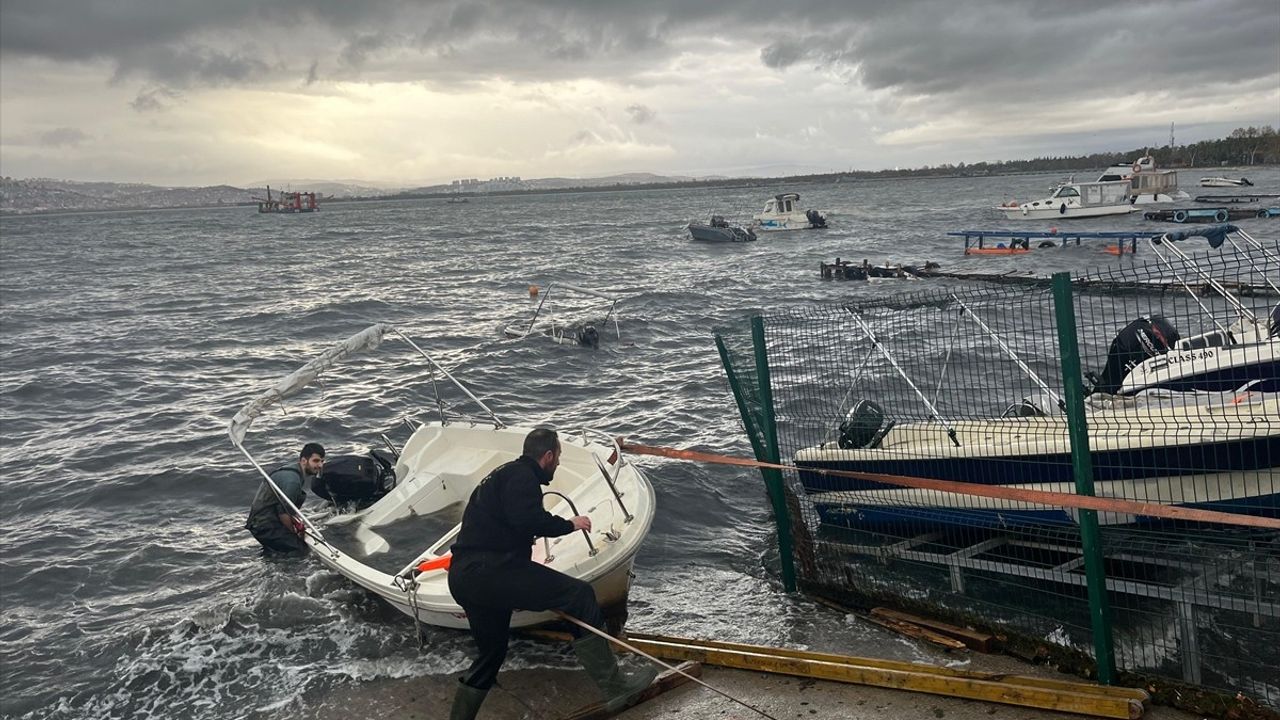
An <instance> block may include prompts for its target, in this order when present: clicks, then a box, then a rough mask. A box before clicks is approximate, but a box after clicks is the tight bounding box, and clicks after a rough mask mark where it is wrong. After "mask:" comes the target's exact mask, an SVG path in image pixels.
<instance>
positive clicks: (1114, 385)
mask: <svg viewBox="0 0 1280 720" xmlns="http://www.w3.org/2000/svg"><path fill="white" fill-rule="evenodd" d="M1231 232H1234V233H1235V234H1236V235H1237V236H1238V237H1239V239H1240V240H1242V241H1243V242H1244V243H1246V244H1247V245H1249V246H1250V247H1251V248H1252V250H1253V252H1254V254H1255V255H1254V256H1255V257H1256V261H1255V260H1254V257H1250V256H1247V255H1246V256H1245V257H1247V258H1248V259H1249V262H1250V263H1251V264H1252V265H1253V266H1254V267H1253V269H1254V271H1255V273H1256V275H1257V277H1258V278H1260V279H1261V281H1262V282H1263V283H1265V284H1266V285H1267V286H1269V287H1270V290H1271V292H1272V293H1274V294H1275V295H1280V287H1278V286H1277V284H1276V282H1275V281H1274V280H1273V279H1272V277H1273V276H1274V275H1275V268H1276V267H1277V266H1280V256H1278V255H1277V254H1276V253H1275V250H1274V248H1272V249H1270V250H1269V249H1267V248H1266V247H1264V246H1263V245H1262V243H1260V242H1258V241H1257V240H1256V239H1254V238H1253V236H1251V235H1249V233H1247V232H1245V231H1243V230H1241V229H1240V228H1238V227H1236V226H1234V225H1222V226H1216V227H1210V228H1204V229H1193V230H1183V231H1177V232H1171V233H1166V234H1165V235H1164V236H1163V237H1162V238H1159V241H1158V242H1157V241H1156V240H1155V239H1149V240H1148V244H1149V245H1150V247H1151V250H1152V252H1153V254H1154V255H1155V257H1156V258H1157V260H1158V261H1159V262H1160V263H1162V264H1163V265H1164V266H1165V267H1166V268H1167V269H1168V270H1170V271H1171V272H1173V273H1174V274H1175V275H1176V276H1177V277H1179V278H1180V279H1181V281H1182V282H1181V284H1182V287H1183V289H1184V290H1186V291H1187V293H1189V294H1190V295H1191V297H1192V298H1193V300H1194V301H1195V302H1196V303H1197V304H1199V305H1200V306H1201V307H1202V308H1203V307H1204V306H1203V304H1201V303H1200V300H1199V298H1198V296H1197V293H1198V292H1203V290H1207V291H1209V292H1212V293H1215V294H1217V295H1218V296H1219V297H1221V298H1222V299H1223V300H1225V301H1226V303H1227V304H1228V305H1229V306H1230V308H1231V311H1232V312H1233V313H1234V316H1235V319H1234V321H1231V320H1219V319H1218V318H1215V317H1212V316H1209V320H1210V322H1211V324H1212V329H1210V330H1207V331H1205V332H1200V333H1197V334H1195V335H1191V336H1189V337H1185V338H1183V337H1179V336H1178V334H1177V330H1176V329H1175V328H1173V327H1172V325H1170V324H1169V323H1168V321H1167V320H1164V319H1163V318H1159V317H1153V318H1139V319H1138V320H1135V321H1133V322H1132V323H1130V324H1129V325H1128V326H1127V327H1125V328H1124V329H1123V330H1121V332H1120V334H1119V335H1117V337H1116V338H1115V340H1113V341H1112V343H1111V347H1110V349H1109V352H1108V358H1107V365H1106V367H1105V368H1104V369H1103V371H1102V374H1101V377H1098V378H1096V379H1095V389H1101V391H1103V392H1114V393H1118V394H1121V395H1132V394H1135V393H1139V392H1142V391H1144V390H1149V389H1152V388H1164V389H1167V390H1179V391H1189V390H1200V391H1211V392H1212V391H1219V392H1220V391H1231V390H1235V389H1237V388H1240V387H1242V386H1244V385H1246V384H1250V385H1251V387H1253V388H1254V389H1255V390H1258V391H1262V392H1280V304H1277V305H1275V306H1274V307H1272V308H1271V311H1270V313H1269V314H1268V313H1267V312H1266V310H1265V308H1266V306H1265V305H1261V306H1258V305H1254V306H1252V307H1250V306H1247V305H1245V303H1244V302H1242V301H1241V300H1240V298H1238V297H1236V296H1235V294H1234V293H1232V292H1231V291H1230V290H1228V289H1227V288H1226V287H1224V286H1223V285H1222V284H1221V283H1219V282H1218V281H1217V280H1216V279H1214V278H1213V277H1212V276H1210V275H1209V273H1207V272H1205V271H1204V270H1203V269H1202V268H1201V267H1200V265H1199V264H1198V263H1197V262H1196V261H1195V259H1194V258H1192V257H1191V256H1190V255H1188V254H1186V253H1185V252H1183V251H1182V250H1181V249H1179V248H1178V247H1177V245H1176V242H1177V241H1180V240H1185V239H1187V238H1190V237H1195V236H1204V237H1206V238H1208V239H1209V242H1210V245H1211V246H1213V247H1219V246H1221V245H1222V243H1223V242H1225V241H1226V236H1227V234H1228V233H1231ZM1175 261H1176V263H1175ZM1184 276H1192V277H1184ZM1206 315H1207V312H1206ZM1139 334H1142V335H1145V338H1139V337H1138V335H1139Z"/></svg>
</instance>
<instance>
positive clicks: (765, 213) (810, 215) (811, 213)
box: [751, 193, 827, 230]
mask: <svg viewBox="0 0 1280 720" xmlns="http://www.w3.org/2000/svg"><path fill="white" fill-rule="evenodd" d="M751 220H752V224H751V228H752V229H753V230H809V229H811V228H825V227H826V226H827V216H826V215H824V214H822V213H821V212H819V211H817V210H802V209H801V206H800V195H799V194H797V193H782V194H781V195H774V196H773V197H772V198H769V201H768V202H766V203H765V204H764V210H761V211H760V212H758V213H756V214H755V215H752V216H751Z"/></svg>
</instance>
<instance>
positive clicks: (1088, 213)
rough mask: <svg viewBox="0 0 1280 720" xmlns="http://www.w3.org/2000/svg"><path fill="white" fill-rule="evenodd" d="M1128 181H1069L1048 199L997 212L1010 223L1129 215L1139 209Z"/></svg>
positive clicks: (1000, 208)
mask: <svg viewBox="0 0 1280 720" xmlns="http://www.w3.org/2000/svg"><path fill="white" fill-rule="evenodd" d="M1129 193H1130V185H1129V181H1128V180H1114V181H1110V182H1092V183H1078V182H1072V181H1068V182H1065V183H1062V184H1060V185H1058V186H1056V187H1054V188H1053V192H1052V194H1050V195H1049V197H1047V198H1042V199H1040V200H1032V201H1030V202H1024V203H1009V204H1007V205H1000V206H998V207H996V208H995V209H996V210H998V211H1000V212H1001V213H1003V214H1004V216H1005V219H1007V220H1062V219H1068V218H1087V217H1102V216H1106V215H1127V214H1129V213H1131V212H1135V211H1136V210H1137V208H1135V207H1134V206H1133V203H1132V202H1131V201H1130V200H1131V198H1130V194H1129Z"/></svg>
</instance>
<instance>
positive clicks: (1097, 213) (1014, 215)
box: [996, 203, 1136, 220]
mask: <svg viewBox="0 0 1280 720" xmlns="http://www.w3.org/2000/svg"><path fill="white" fill-rule="evenodd" d="M996 210H999V211H1000V212H1001V213H1004V216H1005V219H1006V220H1074V219H1077V218H1091V217H1106V216H1109V215H1128V214H1129V213H1131V212H1136V210H1135V208H1134V207H1133V206H1132V205H1129V204H1128V203H1126V204H1124V205H1101V206H1095V207H1071V206H1068V205H1041V206H1038V207H1028V206H1027V205H1023V206H1020V207H997V208H996Z"/></svg>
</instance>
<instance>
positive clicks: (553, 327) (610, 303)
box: [503, 283, 622, 343]
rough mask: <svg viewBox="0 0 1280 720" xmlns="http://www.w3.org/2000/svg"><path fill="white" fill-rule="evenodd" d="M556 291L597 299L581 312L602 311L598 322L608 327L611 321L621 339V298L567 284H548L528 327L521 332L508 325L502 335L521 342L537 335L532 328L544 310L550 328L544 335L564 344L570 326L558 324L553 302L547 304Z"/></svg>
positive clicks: (561, 293) (616, 334)
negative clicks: (619, 320) (619, 308)
mask: <svg viewBox="0 0 1280 720" xmlns="http://www.w3.org/2000/svg"><path fill="white" fill-rule="evenodd" d="M534 287H536V286H534ZM556 290H559V291H560V293H559V294H560V295H564V294H565V293H566V292H569V293H579V294H582V295H588V296H591V297H595V298H599V299H600V300H601V302H599V303H592V304H589V305H588V306H587V307H585V308H582V310H581V312H583V313H590V312H592V311H600V310H603V311H604V319H603V320H601V321H600V322H601V324H602V325H604V326H606V327H607V326H608V325H609V322H610V321H613V333H614V336H615V337H617V338H618V339H619V340H621V339H622V329H621V328H620V327H619V325H618V316H617V308H618V303H619V302H620V301H621V300H622V298H620V297H615V296H613V295H608V294H606V293H602V292H600V291H598V290H592V289H590V288H584V287H581V286H579V285H571V284H569V283H549V284H548V285H547V287H546V290H544V291H542V292H541V293H540V294H541V296H542V297H541V299H540V300H539V301H538V307H537V309H535V310H534V311H533V317H532V318H531V319H530V320H529V323H528V325H525V326H524V329H523V330H519V329H518V328H519V327H520V326H518V325H510V326H508V327H507V328H506V329H505V330H504V331H503V332H504V334H505V335H506V336H507V337H509V338H511V339H513V340H522V339H524V338H527V337H529V336H530V335H536V334H538V333H535V332H534V328H535V327H536V326H537V324H538V318H539V317H542V316H543V315H544V310H545V316H546V317H547V319H548V322H549V323H550V327H549V328H548V330H547V332H546V334H547V335H549V336H550V337H551V338H552V339H553V340H555V341H556V342H558V343H564V342H565V340H566V339H567V338H568V337H569V332H570V330H571V325H569V324H562V323H560V322H559V321H558V320H557V318H556V317H555V302H554V301H552V302H551V303H548V302H547V301H548V300H549V299H551V297H552V294H553V293H555V292H556Z"/></svg>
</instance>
